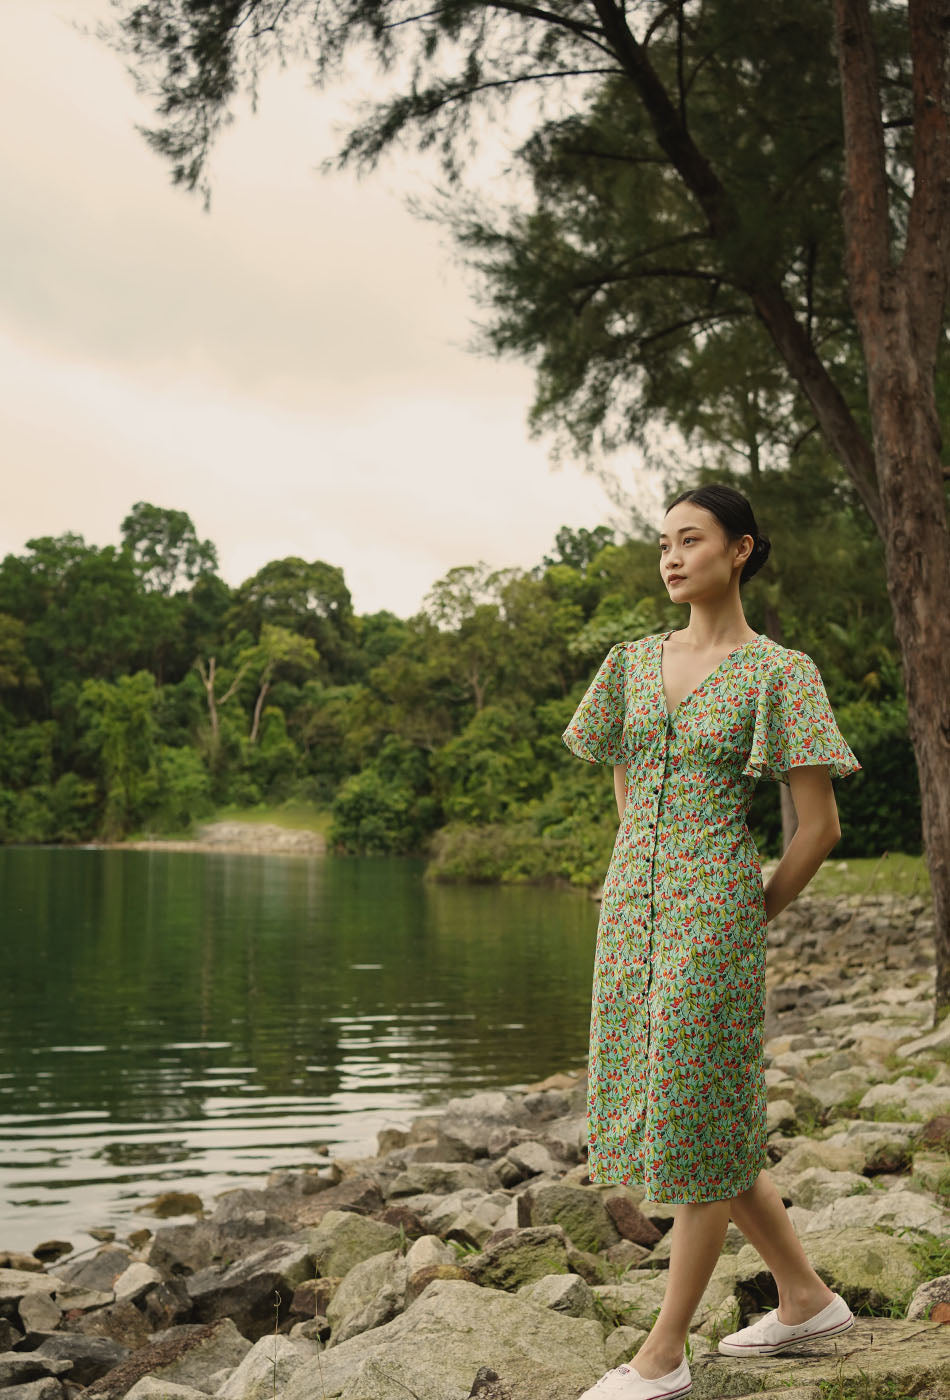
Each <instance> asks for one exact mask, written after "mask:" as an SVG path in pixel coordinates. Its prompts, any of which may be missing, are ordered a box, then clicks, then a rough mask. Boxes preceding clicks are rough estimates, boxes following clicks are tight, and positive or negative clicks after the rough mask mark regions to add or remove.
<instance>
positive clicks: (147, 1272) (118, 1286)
mask: <svg viewBox="0 0 950 1400" xmlns="http://www.w3.org/2000/svg"><path fill="white" fill-rule="evenodd" d="M161 1282H162V1276H161V1274H160V1273H159V1272H158V1270H157V1269H153V1268H152V1267H151V1265H150V1264H142V1263H135V1264H130V1265H129V1267H128V1268H127V1269H125V1270H124V1272H123V1273H121V1274H120V1275H119V1277H118V1278H117V1279H116V1281H115V1283H114V1284H113V1289H114V1292H115V1296H116V1299H117V1300H118V1301H120V1302H121V1301H122V1300H123V1299H125V1300H127V1301H128V1302H130V1303H134V1302H135V1301H136V1299H138V1298H141V1297H142V1296H143V1294H145V1293H147V1292H148V1290H149V1289H150V1288H151V1287H152V1286H153V1284H156V1283H161Z"/></svg>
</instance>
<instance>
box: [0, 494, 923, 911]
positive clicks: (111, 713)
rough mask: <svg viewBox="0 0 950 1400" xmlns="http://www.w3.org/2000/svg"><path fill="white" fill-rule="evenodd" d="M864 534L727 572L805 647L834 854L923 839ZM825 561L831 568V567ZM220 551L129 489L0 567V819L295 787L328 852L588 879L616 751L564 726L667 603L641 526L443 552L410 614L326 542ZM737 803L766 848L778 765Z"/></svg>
mask: <svg viewBox="0 0 950 1400" xmlns="http://www.w3.org/2000/svg"><path fill="white" fill-rule="evenodd" d="M868 528H869V527H868V526H866V525H862V523H861V518H860V513H856V514H854V515H852V514H850V513H849V512H847V511H842V510H841V509H840V503H839V506H838V507H837V509H836V510H835V512H834V513H832V514H830V515H829V517H828V520H827V522H826V523H824V524H823V525H822V527H821V530H820V531H818V532H817V537H816V538H815V539H814V540H813V541H812V542H809V538H808V536H807V534H806V535H805V536H804V537H803V536H802V534H801V533H794V532H793V537H792V538H791V539H790V540H789V542H788V545H787V547H786V549H785V551H783V550H782V548H781V535H780V532H779V531H777V530H776V529H774V528H772V529H771V531H770V533H771V535H772V539H773V553H774V554H775V555H776V556H777V558H778V559H781V558H782V557H783V555H785V556H787V557H788V559H789V560H790V561H791V563H790V564H789V565H787V566H784V567H783V571H782V573H781V574H778V573H777V572H776V571H775V569H773V568H772V564H771V561H770V564H769V565H767V566H766V569H765V570H763V571H762V573H761V575H760V576H759V578H757V579H756V580H755V581H754V582H753V583H752V584H750V585H749V588H748V589H747V590H746V591H745V592H744V598H745V607H746V615H747V617H748V620H749V622H750V624H751V625H752V626H753V627H755V628H756V629H757V630H759V631H765V632H769V633H770V635H773V634H774V630H775V629H774V626H773V627H770V626H769V625H767V623H768V621H769V620H772V621H773V622H774V619H775V618H776V617H780V618H781V619H782V626H783V629H784V631H785V634H786V635H784V636H781V637H777V638H776V639H777V640H780V641H782V642H783V643H784V644H785V645H787V646H793V647H796V648H798V649H800V650H803V651H807V652H808V653H809V654H810V655H812V656H813V657H814V658H815V660H816V661H817V662H818V664H819V666H820V668H821V670H822V674H823V676H824V678H825V682H826V685H827V686H828V690H829V694H830V696H831V700H832V703H833V705H834V707H835V712H836V715H837V717H838V720H839V723H840V725H841V727H842V730H843V732H844V734H845V737H846V738H847V740H848V742H849V743H850V744H851V746H852V748H853V749H854V750H855V752H856V753H857V754H858V756H859V758H860V760H861V762H862V764H863V765H864V772H863V773H861V774H858V775H857V776H856V777H855V778H852V779H850V780H849V782H848V783H846V784H842V785H840V787H839V788H838V790H837V795H838V803H839V811H840V813H841V822H842V832H843V836H842V840H841V842H840V843H839V845H838V847H836V854H838V855H864V854H873V853H878V852H880V851H881V850H884V849H888V850H892V851H896V850H903V851H909V852H915V851H919V850H920V812H919V803H918V794H917V779H916V772H915V767H914V759H913V754H912V750H911V747H910V743H909V740H908V738H907V732H906V712H905V705H904V699H903V688H902V681H901V674H900V668H899V664H898V661H897V652H896V646H895V644H894V641H893V635H892V631H891V627H890V620H889V615H888V607H887V598H886V589H885V586H884V580H883V574H882V572H881V568H880V552H879V546H878V545H877V542H876V541H875V540H874V539H873V538H870V537H869V536H868V533H867V531H868ZM837 532H840V540H839V539H838V538H837ZM829 534H831V535H833V536H835V537H831V538H830V537H829ZM777 546H778V547H777ZM836 551H837V553H836ZM844 557H847V560H848V566H849V574H848V582H847V587H845V586H844V584H843V581H842V578H841V576H840V572H839V575H838V577H837V581H836V583H834V584H832V583H831V576H830V574H829V573H828V570H830V569H831V568H832V567H833V566H834V561H835V559H836V558H837V559H838V560H839V561H840V560H841V559H843V558H844ZM217 567H218V559H217V551H216V549H215V547H214V545H213V544H212V543H211V542H209V541H201V540H199V539H198V538H197V536H196V534H195V530H194V526H193V524H192V522H191V520H190V519H189V517H188V516H187V515H186V514H185V513H184V512H181V511H172V510H166V509H162V508H159V507H157V506H153V505H149V504H147V503H144V502H140V503H139V504H137V505H136V506H134V507H133V509H132V511H131V512H130V514H129V515H128V516H127V517H126V519H125V520H124V521H123V523H122V544H121V546H120V547H118V548H116V547H113V546H107V547H105V548H101V549H100V548H97V547H96V546H94V545H88V544H86V542H85V541H84V540H83V538H82V537H81V536H79V535H73V534H67V535H62V536H59V537H57V538H49V537H47V538H42V539H33V540H29V541H28V542H27V544H26V548H25V552H24V553H22V554H10V555H8V556H7V557H6V558H5V559H4V560H3V562H2V564H0V840H2V841H4V842H7V843H10V842H62V843H75V842H83V841H89V840H94V839H99V840H120V839H122V838H123V837H126V836H128V835H129V834H131V833H146V832H151V833H154V834H172V833H182V832H186V831H187V830H188V829H189V828H190V826H191V824H192V823H193V822H194V821H196V820H200V819H202V818H206V817H208V816H210V815H211V814H212V813H213V812H215V811H216V810H218V809H220V808H222V807H234V806H235V805H236V806H239V807H247V808H253V807H255V806H258V805H260V804H266V805H273V804H280V803H283V802H287V801H296V802H301V803H308V804H315V805H316V806H317V807H318V808H323V809H326V810H328V811H329V812H330V813H331V814H332V824H331V828H330V832H329V839H330V843H331V845H332V846H333V847H334V848H335V849H336V850H338V851H341V852H353V853H368V854H372V853H389V854H399V853H418V854H426V855H428V856H429V857H430V858H431V865H430V869H431V870H432V872H433V873H434V874H436V875H437V876H439V877H441V878H446V879H456V878H457V879H479V880H499V879H502V880H545V879H565V880H569V881H572V882H574V883H580V884H584V883H588V882H590V881H592V880H594V879H596V878H597V877H598V876H599V875H602V874H603V870H604V867H605V864H606V858H607V856H608V855H609V850H610V846H611V843H612V841H613V838H614V834H615V831H616V808H615V806H614V799H613V793H612V786H611V782H610V777H609V770H606V769H603V768H600V767H596V768H595V767H593V766H591V765H587V764H584V763H581V762H579V761H578V760H577V759H576V758H574V757H573V756H572V755H571V754H569V753H568V751H567V750H566V749H565V747H564V746H563V744H562V743H561V738H560V735H561V732H562V730H563V729H564V727H565V725H566V724H567V722H568V720H569V719H570V717H571V714H572V713H573V710H574V708H575V706H576V704H577V701H578V700H579V698H580V696H581V694H582V693H583V690H584V688H585V687H586V685H587V683H588V681H589V679H590V677H591V675H592V674H593V671H594V670H595V668H596V666H597V665H598V664H599V663H600V661H601V660H602V658H603V656H604V655H605V653H606V651H607V650H608V649H609V647H610V646H611V645H613V643H614V642H615V641H618V640H622V639H623V638H625V637H635V636H641V635H643V634H645V633H647V632H650V631H654V630H657V629H659V628H667V627H677V626H681V625H683V624H684V623H685V622H686V621H687V620H688V617H687V614H686V613H685V612H684V611H683V610H682V609H673V608H672V607H671V605H670V604H669V602H668V600H667V598H666V595H665V591H664V590H663V588H662V586H661V583H660V577H659V570H658V555H657V549H656V545H655V542H654V541H653V540H652V538H644V539H629V540H626V541H623V542H619V543H618V542H616V541H615V539H614V535H613V532H612V531H610V530H608V529H606V528H603V527H602V528H599V529H595V530H592V531H588V530H584V529H580V530H574V529H568V528H565V529H562V530H561V531H559V532H558V535H557V537H556V540H555V543H554V547H553V549H552V551H551V554H550V555H549V556H545V557H544V559H543V560H542V561H541V562H540V563H539V564H538V565H537V566H536V567H535V568H533V569H529V570H524V569H504V570H498V571H492V570H490V569H488V568H487V567H486V566H485V565H482V564H477V565H474V566H465V567H459V568H457V569H453V570H451V571H450V572H449V573H448V574H447V575H446V576H445V577H444V578H443V579H440V580H439V581H438V582H437V583H435V584H434V586H433V587H432V589H431V590H430V592H429V594H428V595H427V597H426V599H425V601H424V604H423V606H422V608H421V609H420V611H419V612H418V613H417V614H416V615H415V616H413V617H410V618H408V619H403V618H399V617H397V616H395V615H394V614H393V613H391V612H387V611H380V612H375V613H368V614H362V615H361V614H357V613H355V612H354V611H353V607H352V602H351V598H350V594H349V591H348V590H347V587H346V584H345V581H344V577H343V573H342V570H341V569H339V568H337V567H335V566H334V565H332V564H327V563H324V562H322V561H319V560H317V561H314V562H312V563H308V562H306V561H305V560H303V559H298V558H287V559H278V560H275V561H273V562H272V563H269V564H266V565H265V566H264V567H263V568H262V569H260V570H259V571H258V572H257V573H256V574H255V575H254V576H253V577H252V578H249V579H248V580H247V581H246V582H244V583H242V584H241V585H240V587H238V588H231V587H229V586H228V585H227V584H226V583H225V582H224V581H223V580H222V579H221V578H220V577H219V576H218V573H217ZM767 575H768V577H766V576H767ZM786 597H787V598H788V599H789V600H790V601H789V603H788V604H787V605H786V602H785V598H786ZM766 606H767V607H768V613H767V614H766V611H765V608H766ZM752 819H753V822H754V824H755V830H756V838H757V841H758V843H759V848H760V851H762V853H763V855H765V854H769V853H777V851H778V842H779V840H780V821H779V804H778V789H777V787H776V785H775V784H773V783H761V784H760V785H759V788H758V790H757V792H756V797H755V802H754V805H753V810H752Z"/></svg>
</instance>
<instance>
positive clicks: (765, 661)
mask: <svg viewBox="0 0 950 1400" xmlns="http://www.w3.org/2000/svg"><path fill="white" fill-rule="evenodd" d="M761 639H762V645H761V648H760V652H759V655H760V659H761V664H762V668H763V670H764V672H765V674H766V675H767V676H768V677H769V678H770V679H778V678H787V679H799V680H803V679H804V680H812V679H814V677H815V676H816V675H820V673H819V671H818V666H817V664H816V662H815V660H814V658H813V657H811V656H809V655H808V652H807V651H800V650H799V649H798V648H797V647H786V646H782V643H781V642H776V641H775V640H774V639H773V638H772V637H767V636H766V635H765V633H764V632H763V633H762V634H761Z"/></svg>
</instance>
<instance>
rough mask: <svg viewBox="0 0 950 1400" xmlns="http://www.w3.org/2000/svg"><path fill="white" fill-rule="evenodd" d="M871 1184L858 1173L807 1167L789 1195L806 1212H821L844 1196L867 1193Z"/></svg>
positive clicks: (791, 1186) (791, 1187)
mask: <svg viewBox="0 0 950 1400" xmlns="http://www.w3.org/2000/svg"><path fill="white" fill-rule="evenodd" d="M869 1186H870V1183H869V1182H868V1179H867V1177H866V1176H860V1175H859V1174H858V1173H857V1172H833V1171H829V1170H828V1168H827V1167H806V1168H805V1170H804V1171H803V1172H802V1173H801V1175H800V1176H799V1177H797V1178H796V1179H795V1180H794V1181H793V1182H792V1183H791V1184H790V1186H789V1195H790V1196H791V1197H792V1200H793V1201H794V1202H795V1204H796V1205H798V1206H802V1207H804V1209H805V1210H820V1209H821V1208H822V1207H823V1206H827V1205H830V1204H831V1202H832V1201H837V1200H839V1199H840V1198H841V1197H842V1196H853V1195H855V1193H857V1192H862V1191H867V1190H868V1189H869Z"/></svg>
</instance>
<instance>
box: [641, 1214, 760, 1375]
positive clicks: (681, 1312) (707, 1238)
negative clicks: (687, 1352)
mask: <svg viewBox="0 0 950 1400" xmlns="http://www.w3.org/2000/svg"><path fill="white" fill-rule="evenodd" d="M734 1205H735V1201H696V1202H693V1203H691V1204H689V1205H678V1206H677V1207H676V1213H675V1215H674V1217H673V1243H672V1249H671V1252H670V1277H669V1280H668V1282H667V1285H666V1292H665V1294H664V1295H663V1306H662V1307H661V1308H660V1312H659V1315H658V1317H657V1319H656V1322H655V1323H654V1324H653V1330H652V1331H651V1332H650V1335H649V1336H648V1337H647V1339H646V1341H645V1342H644V1343H643V1345H642V1346H641V1348H640V1350H639V1351H638V1352H637V1354H636V1356H635V1357H634V1358H633V1360H632V1362H631V1364H632V1365H633V1366H635V1367H636V1368H637V1370H638V1371H639V1372H640V1375H641V1376H643V1377H644V1378H645V1379H646V1380H655V1379H656V1378H657V1376H665V1375H666V1374H667V1373H668V1372H669V1371H675V1370H676V1368H677V1366H678V1365H679V1364H680V1362H681V1361H682V1359H683V1351H684V1347H685V1343H686V1337H687V1335H688V1333H689V1325H690V1323H691V1322H692V1320H693V1314H694V1313H695V1311H696V1308H697V1306H698V1304H699V1300H700V1298H701V1297H702V1296H703V1294H704V1293H705V1291H706V1285H707V1283H708V1282H709V1277H710V1274H711V1273H712V1271H713V1269H714V1268H715V1267H716V1260H717V1259H718V1258H719V1256H720V1254H721V1253H722V1246H723V1241H724V1240H725V1238H726V1227H727V1226H728V1224H729V1215H730V1212H731V1210H732V1208H733V1206H734Z"/></svg>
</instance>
